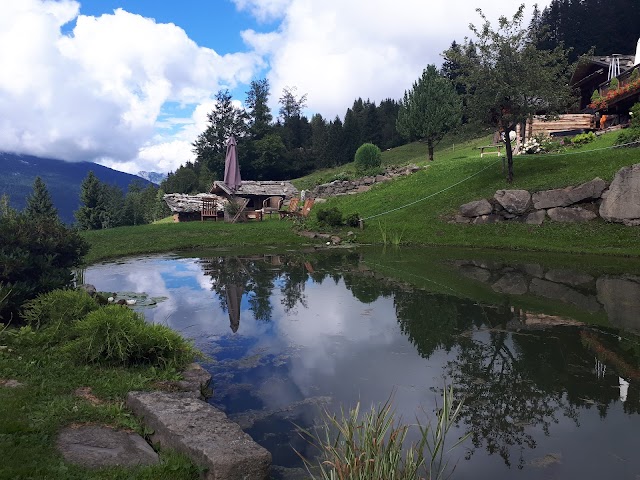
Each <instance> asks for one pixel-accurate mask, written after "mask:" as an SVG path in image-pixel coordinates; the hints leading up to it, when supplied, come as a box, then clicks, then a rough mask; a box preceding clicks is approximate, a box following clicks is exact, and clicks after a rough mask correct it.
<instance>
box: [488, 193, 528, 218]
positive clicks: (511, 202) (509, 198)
mask: <svg viewBox="0 0 640 480" xmlns="http://www.w3.org/2000/svg"><path fill="white" fill-rule="evenodd" d="M493 198H495V200H496V201H497V202H498V203H499V204H500V205H502V207H503V208H504V209H505V210H506V211H507V212H509V213H514V214H516V215H521V214H523V213H524V212H526V211H527V210H528V209H529V207H530V206H531V194H530V193H529V192H527V191H526V190H498V191H497V192H496V194H495V195H494V196H493Z"/></svg>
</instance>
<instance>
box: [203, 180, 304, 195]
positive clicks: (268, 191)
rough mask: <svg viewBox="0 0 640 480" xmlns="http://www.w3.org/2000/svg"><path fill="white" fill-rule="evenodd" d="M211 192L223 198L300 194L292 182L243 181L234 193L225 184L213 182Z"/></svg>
mask: <svg viewBox="0 0 640 480" xmlns="http://www.w3.org/2000/svg"><path fill="white" fill-rule="evenodd" d="M209 192H210V193H213V194H217V195H223V196H232V195H236V196H238V197H249V196H262V197H272V196H280V197H285V198H289V197H293V196H294V195H297V194H298V190H297V189H296V187H294V186H293V184H292V183H291V182H285V181H275V180H266V181H257V180H243V181H242V184H241V185H240V186H239V187H238V188H237V189H236V190H235V191H232V190H231V189H230V188H229V187H228V186H227V185H226V184H225V183H224V182H221V181H215V182H213V185H211V189H210V190H209Z"/></svg>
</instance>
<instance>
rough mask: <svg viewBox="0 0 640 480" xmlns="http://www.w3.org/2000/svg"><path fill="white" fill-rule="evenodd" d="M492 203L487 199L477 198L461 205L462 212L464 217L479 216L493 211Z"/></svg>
mask: <svg viewBox="0 0 640 480" xmlns="http://www.w3.org/2000/svg"><path fill="white" fill-rule="evenodd" d="M491 210H492V208H491V204H490V203H489V202H488V201H487V200H485V199H482V200H476V201H474V202H469V203H465V204H464V205H461V206H460V214H461V215H462V216H464V217H479V216H480V215H489V214H490V213H491Z"/></svg>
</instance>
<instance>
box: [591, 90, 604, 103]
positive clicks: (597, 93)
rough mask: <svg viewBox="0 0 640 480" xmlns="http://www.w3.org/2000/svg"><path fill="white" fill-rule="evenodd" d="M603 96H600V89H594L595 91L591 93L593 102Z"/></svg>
mask: <svg viewBox="0 0 640 480" xmlns="http://www.w3.org/2000/svg"><path fill="white" fill-rule="evenodd" d="M601 98H602V97H601V96H600V91H599V90H594V91H593V93H592V94H591V103H593V102H597V101H598V100H600V99H601Z"/></svg>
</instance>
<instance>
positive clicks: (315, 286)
mask: <svg viewBox="0 0 640 480" xmlns="http://www.w3.org/2000/svg"><path fill="white" fill-rule="evenodd" d="M639 272H640V265H639V264H638V261H637V260H632V259H622V260H619V259H606V258H584V257H571V256H566V255H565V256H562V257H549V256H543V255H538V254H528V255H514V254H509V255H506V254H500V252H484V253H483V252H479V251H464V250H459V251H453V250H452V251H449V250H446V251H445V250H428V249H420V250H411V249H402V250H392V251H380V250H373V249H371V250H329V249H328V250H325V251H318V252H314V251H307V252H288V253H285V254H281V255H279V254H266V255H242V256H240V255H231V254H228V253H221V252H199V253H193V254H190V255H184V254H183V255H158V256H148V257H141V258H135V259H125V260H121V261H117V262H111V263H104V264H98V265H94V266H92V267H90V268H89V269H87V271H86V274H85V280H86V282H87V283H92V284H94V285H95V286H96V287H97V288H98V290H100V291H105V292H125V291H129V292H138V293H139V294H141V295H142V294H144V295H142V297H141V301H140V302H139V303H138V305H137V306H136V308H138V309H139V310H140V311H142V312H143V313H144V315H145V316H146V318H147V319H148V321H152V322H160V323H163V324H166V325H169V326H170V327H172V328H174V329H176V330H178V331H180V332H181V333H182V334H183V335H185V336H187V337H189V338H192V339H194V341H195V344H196V346H197V347H199V348H200V349H201V350H202V351H203V352H204V353H205V354H207V355H208V357H209V358H208V360H206V361H204V362H203V366H204V367H205V368H206V369H208V370H209V371H210V372H211V373H212V375H213V388H214V395H213V397H212V398H211V400H210V402H211V403H212V404H213V405H215V406H216V407H218V408H220V409H222V410H224V411H225V412H226V413H227V415H229V417H230V418H231V419H233V420H235V421H236V422H238V423H239V424H240V425H241V426H242V427H243V429H244V430H245V431H246V432H248V433H249V434H250V435H251V436H252V437H253V438H254V439H255V440H256V441H257V442H259V443H260V444H262V445H263V446H265V447H266V448H267V449H268V450H269V451H270V452H271V453H272V455H273V463H274V465H277V466H280V467H283V468H280V469H279V470H278V471H279V472H281V473H282V472H285V473H286V472H288V473H289V474H290V473H292V472H296V470H295V469H297V468H300V467H301V461H300V460H299V458H298V456H297V455H296V454H295V453H294V450H293V448H295V449H297V450H298V451H299V452H301V453H302V454H303V455H308V456H311V455H312V452H311V450H310V447H309V445H308V443H307V442H306V441H305V440H304V439H302V438H301V437H300V436H299V435H298V434H297V433H296V430H295V427H294V424H295V425H299V426H302V427H306V428H308V427H310V426H312V425H314V424H317V422H318V421H319V420H320V419H321V417H322V415H321V412H322V411H323V410H327V411H330V412H339V410H340V408H341V407H344V408H350V407H353V406H354V405H355V404H356V403H357V402H358V401H360V402H361V404H362V406H363V408H365V409H367V408H368V407H369V406H371V405H372V404H380V403H382V402H384V401H385V400H387V399H388V398H389V397H390V396H392V398H393V405H394V407H395V409H396V412H397V413H398V414H399V415H401V416H402V418H403V419H404V420H405V421H406V422H409V423H413V422H414V421H415V419H416V417H418V418H420V419H421V420H422V421H423V422H424V421H425V419H426V418H428V417H432V416H433V412H434V410H435V409H436V408H437V405H438V403H439V402H440V401H441V392H442V389H443V386H444V385H445V383H447V384H450V383H453V385H454V387H455V392H456V393H455V395H456V397H457V398H460V399H461V398H464V399H465V403H464V408H463V410H462V415H461V417H460V421H459V423H458V425H457V429H455V431H454V434H453V436H455V437H456V438H457V437H458V436H461V435H463V434H465V433H467V432H469V433H470V438H469V439H468V440H467V441H466V442H465V443H464V444H463V445H462V446H460V447H458V448H457V449H456V450H454V451H453V452H452V453H451V454H450V457H451V461H452V464H457V466H456V469H455V472H454V473H453V477H452V478H455V479H467V478H469V479H470V478H473V479H475V478H494V479H513V478H515V479H523V480H524V479H547V478H548V479H552V478H631V479H635V478H640V477H639V476H640V456H638V447H639V446H640V442H639V440H638V439H639V438H640V437H639V432H640V414H639V413H640V389H639V388H638V386H639V385H640V337H639V336H638V334H639V333H640V273H639ZM145 295H146V297H145ZM145 298H146V301H142V300H145ZM298 471H299V470H298Z"/></svg>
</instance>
